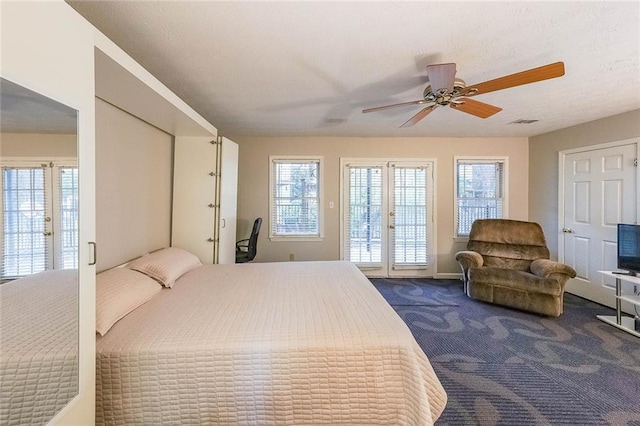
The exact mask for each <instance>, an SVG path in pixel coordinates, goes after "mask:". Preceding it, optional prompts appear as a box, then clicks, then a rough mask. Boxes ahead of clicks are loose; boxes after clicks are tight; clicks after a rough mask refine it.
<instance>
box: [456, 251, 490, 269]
mask: <svg viewBox="0 0 640 426" xmlns="http://www.w3.org/2000/svg"><path fill="white" fill-rule="evenodd" d="M456 260H457V261H458V262H460V265H461V266H462V269H463V270H464V271H467V270H468V269H469V268H479V267H481V266H482V265H484V259H483V258H482V256H481V255H480V253H476V252H475V251H471V250H463V251H459V252H457V253H456Z"/></svg>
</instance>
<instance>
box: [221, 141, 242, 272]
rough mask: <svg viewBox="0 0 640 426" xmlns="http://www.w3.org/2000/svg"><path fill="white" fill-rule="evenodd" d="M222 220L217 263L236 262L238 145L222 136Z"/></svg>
mask: <svg viewBox="0 0 640 426" xmlns="http://www.w3.org/2000/svg"><path fill="white" fill-rule="evenodd" d="M219 185H220V189H219V191H220V192H219V197H218V198H219V200H220V202H219V204H220V221H219V224H218V228H219V231H218V239H219V244H218V259H217V262H216V263H220V264H229V263H235V262H236V221H237V210H238V206H237V205H238V145H237V144H236V143H235V142H232V141H230V140H229V139H227V138H222V151H221V162H220V181H219Z"/></svg>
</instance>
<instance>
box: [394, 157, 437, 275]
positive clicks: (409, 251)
mask: <svg viewBox="0 0 640 426" xmlns="http://www.w3.org/2000/svg"><path fill="white" fill-rule="evenodd" d="M427 172H428V170H427V168H426V167H398V166H394V169H393V173H394V179H393V182H394V184H393V185H394V190H393V208H394V216H393V228H392V230H393V238H392V241H393V254H392V255H393V264H394V267H395V266H402V265H411V266H416V265H425V266H426V265H428V255H427V254H428V252H429V247H428V246H427V241H428V239H427V184H428V182H427V178H428V174H427Z"/></svg>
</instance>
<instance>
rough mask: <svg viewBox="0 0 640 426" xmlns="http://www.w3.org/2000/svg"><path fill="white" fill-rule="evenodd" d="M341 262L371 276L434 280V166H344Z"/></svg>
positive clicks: (360, 162)
mask: <svg viewBox="0 0 640 426" xmlns="http://www.w3.org/2000/svg"><path fill="white" fill-rule="evenodd" d="M342 169H343V175H342V194H343V196H342V203H341V208H342V217H343V221H342V223H341V228H342V232H341V239H342V242H341V248H342V258H343V259H345V260H350V261H352V262H354V263H355V264H357V265H358V267H359V268H360V269H362V270H363V271H364V272H365V274H366V275H368V276H372V277H373V276H378V277H379V276H383V277H413V276H433V275H434V273H435V270H434V266H433V262H432V261H431V259H432V256H431V253H432V252H433V250H434V247H433V241H434V240H435V239H434V238H433V235H434V232H433V225H432V224H433V199H434V196H433V188H434V185H433V162H432V161H429V160H423V161H415V160H411V161H408V160H398V161H393V162H388V161H382V160H365V159H343V160H342Z"/></svg>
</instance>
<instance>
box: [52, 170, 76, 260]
mask: <svg viewBox="0 0 640 426" xmlns="http://www.w3.org/2000/svg"><path fill="white" fill-rule="evenodd" d="M57 172H58V173H57V175H58V187H59V190H58V192H57V193H58V198H59V199H58V200H57V203H55V204H54V205H57V206H59V208H58V209H57V211H58V212H59V221H58V223H59V231H58V238H56V242H57V246H58V253H59V256H57V258H58V268H60V269H77V268H78V223H79V222H78V220H79V219H78V168H77V167H70V166H60V167H58V168H57Z"/></svg>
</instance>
